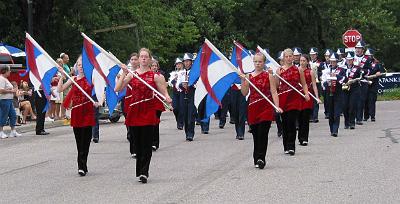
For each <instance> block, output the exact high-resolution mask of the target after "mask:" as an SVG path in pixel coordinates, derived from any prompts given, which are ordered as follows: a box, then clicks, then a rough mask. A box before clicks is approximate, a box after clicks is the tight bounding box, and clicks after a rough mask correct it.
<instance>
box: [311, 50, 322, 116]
mask: <svg viewBox="0 0 400 204" xmlns="http://www.w3.org/2000/svg"><path fill="white" fill-rule="evenodd" d="M310 58H311V59H310V68H311V70H312V71H313V73H314V75H315V76H314V77H315V83H316V84H317V89H318V95H316V96H315V97H317V98H320V94H321V91H322V87H321V81H320V80H319V77H318V67H319V65H320V64H321V62H320V61H319V60H318V49H317V48H316V47H312V48H310ZM312 101H313V103H314V106H313V112H312V115H311V120H310V121H312V122H314V123H318V122H319V120H318V112H319V104H318V102H317V101H315V100H312Z"/></svg>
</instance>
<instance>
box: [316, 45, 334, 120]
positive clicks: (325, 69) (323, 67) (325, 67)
mask: <svg viewBox="0 0 400 204" xmlns="http://www.w3.org/2000/svg"><path fill="white" fill-rule="evenodd" d="M332 53H333V51H332V50H330V49H326V50H325V53H324V57H325V62H322V63H320V65H319V67H318V76H319V77H320V78H321V80H320V81H321V88H322V96H323V97H324V114H325V119H329V100H326V99H328V92H329V91H328V90H327V87H325V86H324V84H326V83H325V82H326V79H325V77H324V76H327V73H329V72H330V70H329V63H330V61H329V58H330V56H331V54H332ZM328 75H329V74H328Z"/></svg>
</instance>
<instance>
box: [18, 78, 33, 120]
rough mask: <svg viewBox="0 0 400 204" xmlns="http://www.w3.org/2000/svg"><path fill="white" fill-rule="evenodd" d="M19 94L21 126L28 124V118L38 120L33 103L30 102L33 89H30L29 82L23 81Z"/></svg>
mask: <svg viewBox="0 0 400 204" xmlns="http://www.w3.org/2000/svg"><path fill="white" fill-rule="evenodd" d="M18 92H19V93H17V96H18V102H19V109H20V111H21V112H22V120H21V124H26V118H27V117H28V116H30V117H31V120H36V115H35V113H34V112H33V108H32V103H31V102H30V99H31V97H32V89H31V88H29V85H28V82H26V81H23V80H21V83H20V85H19V90H18Z"/></svg>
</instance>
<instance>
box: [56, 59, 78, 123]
mask: <svg viewBox="0 0 400 204" xmlns="http://www.w3.org/2000/svg"><path fill="white" fill-rule="evenodd" d="M60 58H61V60H62V62H60V63H59V64H61V63H62V66H61V67H62V68H63V70H64V71H65V72H66V73H67V74H68V75H70V76H73V75H74V73H75V70H74V69H73V68H71V67H69V66H68V62H69V56H68V55H67V54H65V53H61V54H60ZM62 74H63V75H64V73H62ZM67 80H68V78H67V77H66V76H65V77H64V81H63V82H64V83H65V82H67ZM70 89H71V88H70V87H68V88H67V89H66V90H64V91H63V92H62V93H63V94H62V95H63V96H62V97H63V98H65V96H66V95H67V94H68V91H69V90H70ZM65 111H66V110H65V108H64V107H63V106H61V115H60V117H61V118H66V115H65Z"/></svg>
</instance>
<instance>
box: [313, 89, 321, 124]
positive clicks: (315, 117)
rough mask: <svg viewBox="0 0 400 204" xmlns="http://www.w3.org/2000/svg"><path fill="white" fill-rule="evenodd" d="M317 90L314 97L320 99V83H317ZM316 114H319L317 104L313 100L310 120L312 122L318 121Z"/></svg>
mask: <svg viewBox="0 0 400 204" xmlns="http://www.w3.org/2000/svg"><path fill="white" fill-rule="evenodd" d="M317 89H318V96H315V97H317V98H320V94H321V93H322V87H321V83H317ZM318 112H319V103H318V102H317V101H316V100H314V107H313V111H312V116H311V119H312V120H313V121H314V122H315V121H316V120H318Z"/></svg>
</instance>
